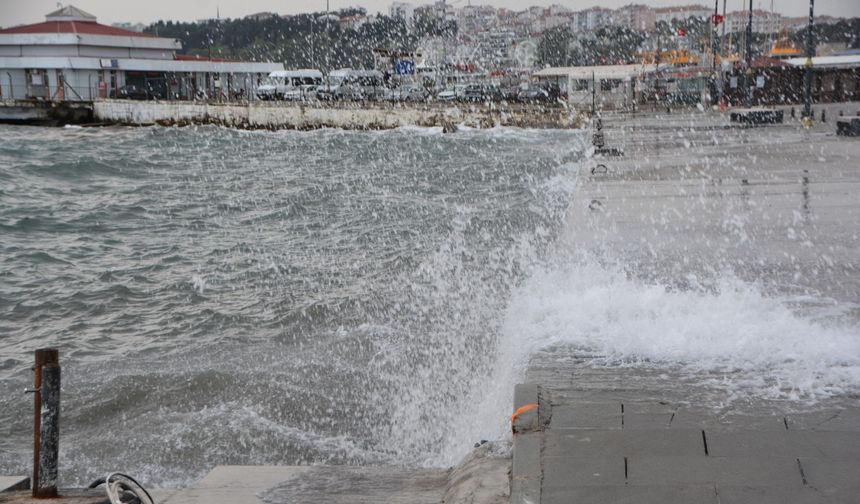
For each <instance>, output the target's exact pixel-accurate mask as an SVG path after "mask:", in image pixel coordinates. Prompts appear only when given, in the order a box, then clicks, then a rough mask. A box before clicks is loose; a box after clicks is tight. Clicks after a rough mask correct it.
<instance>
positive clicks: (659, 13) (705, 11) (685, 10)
mask: <svg viewBox="0 0 860 504" xmlns="http://www.w3.org/2000/svg"><path fill="white" fill-rule="evenodd" d="M654 14H655V18H656V22H658V23H659V22H661V21H662V22H664V23H672V21H683V20H685V19H689V18H691V17H693V18H699V19H710V17H711V16H712V15H713V14H714V9H712V8H708V7H706V6H704V5H680V6H677V7H661V8H659V9H654Z"/></svg>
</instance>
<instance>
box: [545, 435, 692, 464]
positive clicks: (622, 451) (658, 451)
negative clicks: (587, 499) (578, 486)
mask: <svg viewBox="0 0 860 504" xmlns="http://www.w3.org/2000/svg"><path fill="white" fill-rule="evenodd" d="M543 454H544V456H546V457H571V458H591V457H611V456H613V455H615V456H617V455H621V456H623V457H646V456H701V457H704V456H705V449H704V444H703V441H702V432H701V431H689V430H658V431H639V430H636V431H627V430H591V429H589V430H558V431H549V432H546V433H545V434H544V450H543Z"/></svg>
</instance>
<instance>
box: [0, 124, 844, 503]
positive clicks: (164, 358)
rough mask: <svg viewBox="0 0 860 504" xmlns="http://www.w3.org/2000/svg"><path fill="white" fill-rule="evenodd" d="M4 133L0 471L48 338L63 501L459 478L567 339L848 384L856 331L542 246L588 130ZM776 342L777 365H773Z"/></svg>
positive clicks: (18, 446) (786, 379)
mask: <svg viewBox="0 0 860 504" xmlns="http://www.w3.org/2000/svg"><path fill="white" fill-rule="evenodd" d="M0 136H2V138H3V141H2V143H0V234H2V240H0V262H2V265H3V267H2V270H0V349H2V353H0V473H23V472H26V470H27V467H28V459H29V457H30V451H29V450H30V449H31V443H32V441H31V440H32V437H31V436H32V434H31V423H30V422H31V419H32V398H31V396H28V395H24V394H23V393H22V391H23V389H24V388H26V387H27V386H28V385H29V384H30V381H31V373H30V370H29V366H30V365H31V360H32V350H33V349H35V348H38V347H42V346H58V347H59V348H60V349H61V359H62V364H63V373H64V375H63V380H64V390H63V394H64V395H63V426H62V453H61V465H62V467H61V475H62V477H63V479H64V481H65V482H67V483H69V484H71V483H78V484H80V483H86V482H88V481H89V480H91V479H94V478H95V477H97V476H99V475H101V474H102V473H104V472H106V471H108V470H122V471H124V472H128V473H130V474H133V475H135V476H136V477H137V476H139V477H140V478H139V479H141V480H142V481H144V482H146V483H148V484H150V485H152V486H172V485H181V484H186V483H188V482H190V481H192V480H194V479H195V478H199V477H201V476H202V475H204V474H205V473H206V472H207V471H208V470H209V469H211V467H213V466H214V465H217V464H315V463H327V464H396V465H403V466H409V465H422V466H446V465H451V464H454V463H456V462H457V461H459V460H460V459H461V458H462V456H464V455H465V454H466V453H467V452H468V451H469V450H470V449H471V447H472V445H473V444H474V443H475V442H476V441H479V440H480V439H494V438H500V437H504V436H505V431H506V420H507V415H508V414H509V409H510V404H511V394H512V389H513V385H514V384H515V383H517V382H518V381H520V380H521V379H522V377H523V373H524V368H525V364H526V362H527V360H528V357H529V355H530V354H531V353H532V352H534V351H536V350H538V349H540V348H542V347H545V346H547V345H552V344H558V343H566V344H574V345H577V346H580V347H582V348H584V349H588V350H591V351H595V352H598V353H601V354H604V355H609V356H612V357H613V359H615V360H616V361H617V360H618V359H621V360H625V359H627V360H633V361H635V360H636V359H647V360H649V361H652V362H657V363H658V365H666V366H667V367H670V368H672V369H676V368H677V366H678V365H685V366H687V367H686V369H687V370H688V371H690V372H694V371H695V370H696V369H720V370H722V371H723V372H725V373H729V374H730V373H736V374H738V375H739V376H741V377H747V378H750V377H755V376H756V373H758V372H760V371H762V370H767V371H768V372H769V373H773V372H774V371H775V372H776V373H777V376H779V377H780V380H781V384H780V385H778V386H777V389H778V390H777V393H781V392H780V391H783V390H785V391H787V392H786V393H787V394H797V393H799V394H801V395H804V396H807V397H816V396H821V395H834V394H835V395H839V394H853V393H856V392H857V390H858V388H860V360H859V359H860V357H858V354H860V351H858V337H857V334H858V333H857V326H856V321H854V322H851V321H849V322H845V321H843V322H841V323H840V324H836V325H822V323H820V322H818V321H817V319H815V318H814V317H810V316H808V315H804V314H802V313H798V311H797V310H796V309H794V308H793V307H792V306H791V303H789V302H788V301H787V300H785V299H781V298H778V297H773V296H771V295H768V294H764V293H762V292H761V291H759V290H758V289H757V288H756V286H755V285H754V284H750V283H748V282H745V281H743V280H739V279H736V278H726V279H721V280H720V282H718V283H717V288H710V289H706V290H696V289H689V290H684V289H680V290H679V289H676V288H673V289H668V288H666V286H665V285H662V284H661V283H660V281H648V280H644V279H639V278H637V277H636V276H635V275H634V276H631V275H629V274H627V273H626V272H625V271H629V269H630V268H631V265H630V264H626V265H625V268H626V269H625V268H616V267H614V266H612V265H611V264H609V263H608V262H607V261H605V258H603V259H604V260H600V261H598V260H593V259H591V258H589V257H588V256H583V255H582V254H580V253H579V251H578V250H576V248H577V246H576V241H575V237H573V239H571V237H569V236H567V237H565V239H560V237H562V236H565V234H566V233H565V230H566V229H567V228H568V224H569V223H567V222H566V219H567V218H568V215H569V214H568V212H567V210H568V207H569V205H570V203H571V201H572V200H573V198H574V197H575V194H576V187H577V174H578V173H579V170H580V168H581V163H582V160H583V157H584V154H585V152H586V145H585V144H586V142H587V138H586V136H585V135H584V134H583V133H582V132H570V131H531V130H517V129H494V130H488V131H470V130H467V131H462V132H460V133H458V134H455V135H445V134H442V133H441V131H440V130H437V129H400V130H395V131H388V132H345V131H339V130H320V131H314V132H242V131H233V130H228V129H222V128H215V127H198V128H160V127H156V128H137V129H126V128H104V129H79V128H65V129H43V128H12V127H0ZM633 267H635V265H633ZM726 324H728V327H730V328H733V329H738V328H742V329H744V330H743V331H726V330H724V328H725V327H727V325H726ZM720 327H723V329H720ZM756 331H758V332H759V333H760V334H763V335H764V337H760V338H751V337H747V336H746V335H749V334H753V333H755V332H756ZM810 331H812V332H815V333H816V334H819V338H818V339H817V343H816V344H813V343H812V342H805V341H804V340H803V335H804V334H807V333H808V332H810ZM737 334H741V335H742V336H743V337H738V336H737ZM785 335H787V336H788V337H790V340H789V341H790V343H791V345H792V346H791V350H792V351H791V352H790V353H786V352H784V351H778V352H775V351H773V350H774V348H775V347H776V346H778V345H779V343H780V341H779V338H780V337H781V336H785ZM821 342H823V344H821ZM745 356H753V357H754V358H745ZM798 362H800V364H801V365H800V367H798V365H797V363H798ZM660 363H663V364H660ZM738 382H740V383H742V384H743V386H746V387H747V388H748V391H747V393H748V394H751V395H753V396H754V395H755V394H757V393H761V394H762V395H767V396H773V394H774V391H773V387H774V385H773V383H767V384H761V383H758V382H757V381H756V380H755V379H752V378H750V379H742V380H736V381H735V382H734V383H735V384H737V383H738ZM717 386H719V384H717Z"/></svg>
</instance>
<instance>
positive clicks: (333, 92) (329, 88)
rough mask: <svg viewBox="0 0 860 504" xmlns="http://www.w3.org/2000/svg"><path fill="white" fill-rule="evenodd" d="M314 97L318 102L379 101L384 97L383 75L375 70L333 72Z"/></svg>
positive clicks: (344, 69)
mask: <svg viewBox="0 0 860 504" xmlns="http://www.w3.org/2000/svg"><path fill="white" fill-rule="evenodd" d="M316 95H317V98H319V99H320V100H379V99H382V98H383V96H384V92H383V75H382V72H379V71H377V70H353V69H351V68H341V69H339V70H333V71H332V72H331V73H330V74H329V76H328V78H327V79H324V83H323V84H322V85H320V86H319V87H318V88H317V90H316Z"/></svg>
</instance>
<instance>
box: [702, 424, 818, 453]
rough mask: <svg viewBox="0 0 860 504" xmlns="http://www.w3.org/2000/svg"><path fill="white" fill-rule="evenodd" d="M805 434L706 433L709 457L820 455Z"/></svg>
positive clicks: (770, 432)
mask: <svg viewBox="0 0 860 504" xmlns="http://www.w3.org/2000/svg"><path fill="white" fill-rule="evenodd" d="M806 434H807V433H806V432H803V431H787V430H782V431H778V430H770V431H739V432H724V431H716V432H713V431H709V430H706V431H705V435H706V437H707V440H708V453H709V454H710V455H712V456H714V457H760V456H764V455H765V454H766V455H767V456H768V457H779V458H797V457H814V456H819V455H820V453H821V452H820V450H819V449H818V448H817V447H816V446H815V444H814V443H813V442H812V440H811V439H809V438H808V437H807V435H806Z"/></svg>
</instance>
